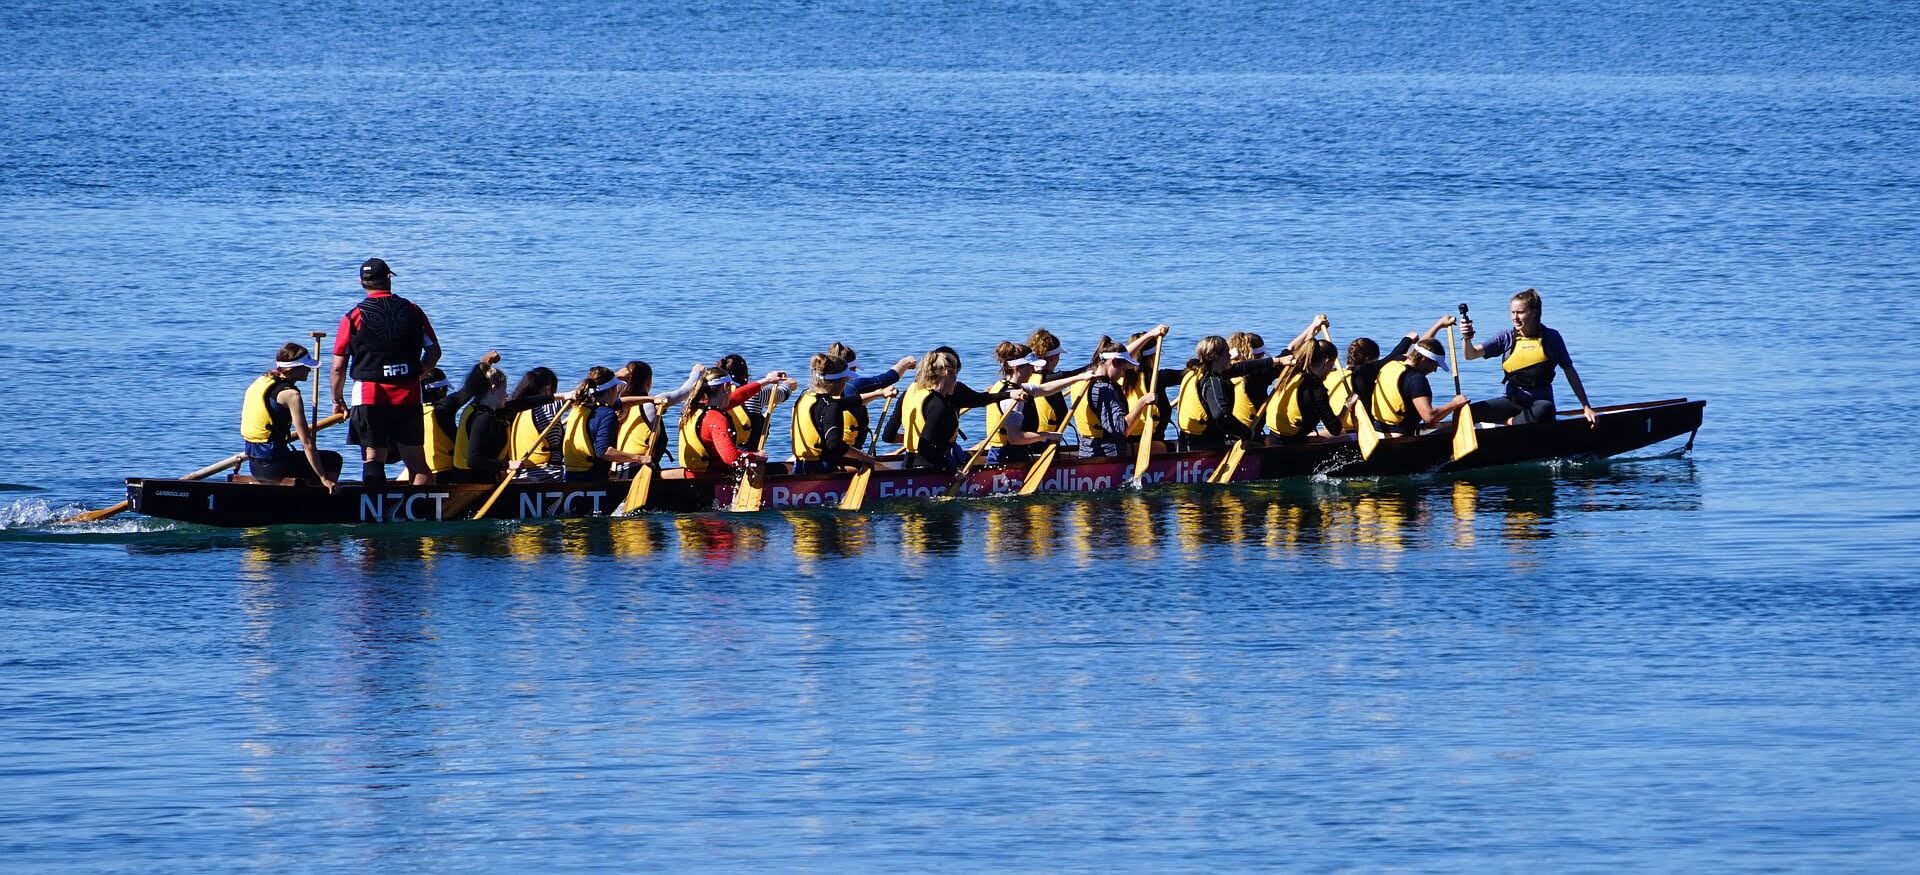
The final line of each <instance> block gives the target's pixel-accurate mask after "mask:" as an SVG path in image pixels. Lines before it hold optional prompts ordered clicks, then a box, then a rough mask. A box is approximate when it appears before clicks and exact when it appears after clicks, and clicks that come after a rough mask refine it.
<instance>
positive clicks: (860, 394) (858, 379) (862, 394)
mask: <svg viewBox="0 0 1920 875" xmlns="http://www.w3.org/2000/svg"><path fill="white" fill-rule="evenodd" d="M827 355H830V356H833V357H834V358H837V359H839V360H840V361H841V362H843V363H845V364H846V366H847V371H848V372H850V373H851V374H852V375H853V376H851V377H850V378H848V380H847V383H846V388H845V389H843V390H842V392H843V394H844V395H845V397H846V398H847V400H849V401H852V402H854V403H855V406H854V407H849V408H847V409H848V412H849V413H851V414H852V416H853V419H854V425H855V427H854V428H853V430H852V431H850V432H849V433H848V434H847V443H848V444H851V445H853V446H856V447H860V446H865V445H866V443H867V436H868V435H869V434H871V433H872V432H871V431H870V429H871V428H872V423H871V422H870V420H869V416H868V413H867V405H868V404H872V403H873V401H874V399H876V398H883V397H884V398H892V397H896V396H898V395H899V394H900V393H899V390H894V389H892V387H893V384H894V383H897V382H899V381H900V378H902V377H905V376H906V375H907V372H908V371H911V370H913V369H914V368H917V367H919V366H920V362H919V361H918V360H916V359H914V357H913V356H906V357H904V358H902V359H900V360H899V361H897V362H894V363H893V367H891V368H888V369H887V370H884V371H881V372H880V373H877V374H874V375H873V376H870V377H863V376H861V375H860V365H859V363H858V361H857V357H856V354H855V353H854V351H853V347H851V346H848V345H846V344H844V343H840V342H838V341H835V342H834V344H833V345H832V346H829V347H827ZM889 390H892V391H889ZM885 427H886V423H881V428H882V430H885Z"/></svg>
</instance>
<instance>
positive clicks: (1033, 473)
mask: <svg viewBox="0 0 1920 875" xmlns="http://www.w3.org/2000/svg"><path fill="white" fill-rule="evenodd" d="M1059 454H1060V445H1059V444H1047V448H1046V449H1044V450H1041V451H1040V458H1038V459H1034V460H1033V464H1032V465H1029V466H1027V474H1026V476H1025V477H1023V478H1021V480H1020V494H1021V495H1032V494H1034V493H1035V492H1039V491H1040V483H1041V481H1043V480H1046V479H1047V471H1049V470H1051V469H1052V468H1053V457H1054V456H1057V455H1059Z"/></svg>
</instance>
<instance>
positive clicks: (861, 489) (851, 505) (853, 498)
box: [840, 468, 873, 510]
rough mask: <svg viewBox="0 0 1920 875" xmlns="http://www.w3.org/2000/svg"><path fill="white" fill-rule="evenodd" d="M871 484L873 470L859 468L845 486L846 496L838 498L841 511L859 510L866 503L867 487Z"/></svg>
mask: <svg viewBox="0 0 1920 875" xmlns="http://www.w3.org/2000/svg"><path fill="white" fill-rule="evenodd" d="M872 482H873V469H872V468H861V469H860V470H859V471H858V472H855V474H854V475H853V480H852V481H851V482H849V483H848V484H847V494H846V495H842V496H840V509H841V510H859V509H860V508H861V506H862V505H865V504H866V503H867V486H868V484H870V483H872Z"/></svg>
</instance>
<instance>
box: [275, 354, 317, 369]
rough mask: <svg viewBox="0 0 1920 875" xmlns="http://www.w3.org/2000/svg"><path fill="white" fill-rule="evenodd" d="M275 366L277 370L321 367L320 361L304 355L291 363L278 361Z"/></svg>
mask: <svg viewBox="0 0 1920 875" xmlns="http://www.w3.org/2000/svg"><path fill="white" fill-rule="evenodd" d="M273 366H274V367H276V368H317V367H319V366H320V361H319V360H318V359H315V358H314V357H313V356H311V355H304V356H301V357H299V358H297V359H294V360H293V361H290V362H283V361H279V360H278V359H276V360H274V363H273Z"/></svg>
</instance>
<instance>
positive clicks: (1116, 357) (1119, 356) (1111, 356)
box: [1100, 350, 1140, 368]
mask: <svg viewBox="0 0 1920 875" xmlns="http://www.w3.org/2000/svg"><path fill="white" fill-rule="evenodd" d="M1100 358H1102V359H1105V360H1106V361H1110V362H1126V363H1127V364H1130V365H1133V366H1134V367H1136V368H1137V367H1139V366H1140V363H1139V362H1136V361H1134V360H1133V356H1130V355H1127V352H1126V350H1121V351H1119V352H1103V353H1101V354H1100Z"/></svg>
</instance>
